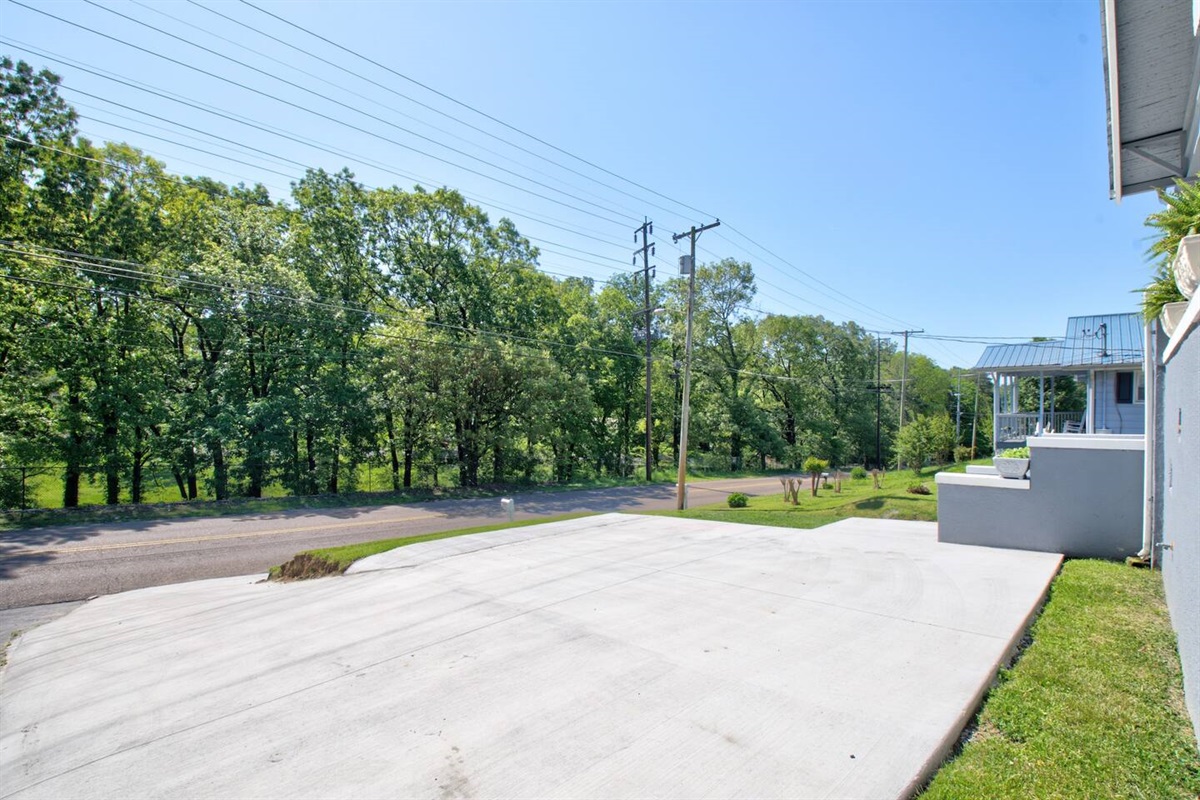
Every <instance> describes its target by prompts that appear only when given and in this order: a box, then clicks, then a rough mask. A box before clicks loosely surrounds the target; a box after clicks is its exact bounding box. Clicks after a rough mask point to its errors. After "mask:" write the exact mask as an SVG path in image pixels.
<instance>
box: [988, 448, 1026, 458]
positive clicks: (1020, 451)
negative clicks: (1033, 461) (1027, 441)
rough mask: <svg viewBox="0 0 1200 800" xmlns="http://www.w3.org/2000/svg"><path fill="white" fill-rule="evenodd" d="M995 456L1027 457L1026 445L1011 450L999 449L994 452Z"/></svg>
mask: <svg viewBox="0 0 1200 800" xmlns="http://www.w3.org/2000/svg"><path fill="white" fill-rule="evenodd" d="M996 457H997V458H1029V448H1028V447H1014V448H1012V449H1011V450H1001V451H1000V452H999V453H997V454H996Z"/></svg>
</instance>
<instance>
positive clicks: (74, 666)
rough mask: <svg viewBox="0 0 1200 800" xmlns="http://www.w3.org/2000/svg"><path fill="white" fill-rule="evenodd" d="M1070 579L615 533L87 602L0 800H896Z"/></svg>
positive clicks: (735, 533) (1043, 567)
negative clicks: (1057, 583)
mask: <svg viewBox="0 0 1200 800" xmlns="http://www.w3.org/2000/svg"><path fill="white" fill-rule="evenodd" d="M1059 561H1060V559H1059V557H1058V556H1055V555H1048V554H1045V553H1031V552H1020V551H1009V550H1000V549H992V548H980V547H970V546H963V545H951V544H940V543H938V542H937V530H936V525H934V524H932V523H916V522H898V521H880V520H845V521H842V522H839V523H837V524H834V525H829V526H826V527H824V528H819V529H817V530H808V531H806V530H794V529H781V528H764V527H757V526H749V525H735V524H728V523H711V522H703V521H698V520H684V519H676V518H666V517H644V516H627V515H618V514H610V515H605V516H601V517H593V518H588V519H580V520H571V521H567V522H560V523H551V524H547V525H540V526H535V527H530V528H522V529H516V530H512V531H497V532H493V533H488V534H479V535H476V536H470V537H462V538H459V539H447V540H440V541H435V542H428V543H424V544H420V545H413V546H410V547H406V548H403V549H402V550H397V551H394V552H392V553H387V554H383V555H381V556H376V557H374V558H372V559H370V560H369V561H368V562H366V563H363V564H362V565H361V566H360V568H359V570H358V571H357V574H354V575H349V576H346V577H342V578H328V579H323V580H319V581H309V582H302V583H292V584H270V583H260V582H256V581H257V578H231V579H219V580H213V581H200V582H195V583H188V584H177V585H173V586H162V587H156V588H152V589H143V590H139V591H134V592H127V593H125V594H120V595H113V596H109V597H102V598H100V599H98V600H94V601H92V602H90V603H88V604H87V605H85V606H83V607H82V608H80V609H78V610H76V611H74V612H72V613H71V614H69V615H68V616H66V617H64V618H62V619H59V620H56V621H54V622H51V623H48V624H46V625H44V626H42V627H40V628H37V629H36V630H34V631H32V632H30V633H28V634H26V635H24V636H22V637H19V638H18V639H17V641H16V644H15V646H14V647H13V648H12V650H11V651H10V654H9V657H10V658H9V660H10V663H9V666H8V668H7V671H6V673H5V674H4V676H3V682H2V684H0V776H2V780H0V796H2V797H16V798H43V797H44V798H63V797H96V798H100V797H112V798H127V797H171V798H174V797H213V798H228V797H238V798H254V797H289V798H304V797H314V798H317V797H319V798H330V797H348V798H373V797H430V798H450V797H506V798H509V797H513V798H521V797H572V798H574V797H678V798H685V797H686V798H692V797H763V798H767V797H787V798H795V797H871V798H877V797H898V796H903V795H905V794H907V793H909V792H911V791H912V790H913V789H914V788H915V786H916V785H917V784H918V783H919V782H920V781H921V780H922V778H923V777H924V776H925V775H926V774H927V773H928V772H929V770H930V769H932V768H934V767H936V765H937V763H939V761H940V760H941V758H942V756H943V754H944V753H945V751H946V748H947V747H948V746H949V745H950V744H952V743H953V740H954V738H955V737H956V736H957V734H958V732H959V730H960V729H961V727H962V725H963V723H964V722H965V720H966V719H967V718H968V717H969V715H970V714H971V712H972V711H973V710H974V708H975V706H976V704H977V702H978V699H979V698H980V696H981V693H982V691H983V690H984V689H985V688H986V686H987V684H988V683H989V681H990V680H991V678H992V676H993V675H994V673H995V670H996V667H997V665H998V663H999V662H1000V661H1001V660H1003V659H1004V658H1005V657H1006V656H1007V654H1008V653H1009V652H1010V650H1011V648H1012V647H1013V645H1014V644H1015V642H1016V641H1017V640H1018V639H1019V638H1020V635H1021V631H1022V630H1023V628H1024V626H1025V624H1026V623H1027V621H1028V619H1029V617H1030V615H1031V614H1032V613H1033V612H1034V611H1035V610H1036V608H1037V606H1038V604H1039V602H1040V600H1041V599H1042V597H1043V595H1044V593H1045V590H1046V588H1047V586H1048V585H1049V582H1050V580H1051V579H1052V578H1053V576H1054V574H1055V572H1056V570H1057V568H1058V565H1059Z"/></svg>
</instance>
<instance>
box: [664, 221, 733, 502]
mask: <svg viewBox="0 0 1200 800" xmlns="http://www.w3.org/2000/svg"><path fill="white" fill-rule="evenodd" d="M720 224H721V220H719V219H718V220H716V221H714V222H710V223H708V224H707V225H702V226H700V227H699V228H697V227H696V226H695V225H693V226H692V229H691V230H689V231H688V232H687V233H676V234H673V235H672V236H671V241H673V242H678V241H679V240H680V239H682V238H684V237H685V236H686V237H687V238H688V239H690V240H691V242H692V250H691V255H687V256H680V258H679V271H680V274H686V275H687V276H688V302H687V338H685V339H684V345H683V414H682V416H681V417H680V420H679V477H678V479H677V481H676V485H675V508H676V509H677V510H679V511H682V510H683V509H684V495H685V494H686V489H687V448H688V417H689V416H690V415H691V409H690V405H691V400H692V306H693V304H694V303H695V297H696V239H698V238H699V237H700V234H702V233H704V232H705V231H707V230H709V229H711V228H715V227H717V226H718V225H720Z"/></svg>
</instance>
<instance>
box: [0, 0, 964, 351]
mask: <svg viewBox="0 0 1200 800" xmlns="http://www.w3.org/2000/svg"><path fill="white" fill-rule="evenodd" d="M12 1H13V2H15V3H16V4H17V5H21V6H24V7H25V8H29V9H30V10H34V11H37V12H38V13H46V12H41V11H39V10H38V9H34V8H32V7H30V6H26V5H25V4H23V3H20V2H17V0H12ZM85 1H86V2H88V3H89V4H91V5H94V6H96V7H97V8H100V9H103V10H105V11H108V12H110V13H112V14H115V15H117V16H120V17H122V18H125V19H127V20H129V21H131V22H135V23H137V24H139V25H142V26H144V27H147V28H150V29H152V30H155V31H157V32H159V33H161V34H163V35H166V36H170V37H172V38H175V39H177V40H179V41H184V42H185V43H187V44H190V45H192V46H194V47H199V48H200V49H202V50H205V51H206V52H210V53H212V54H214V55H216V56H218V57H220V58H224V59H226V60H229V61H232V62H233V63H237V64H239V65H242V66H247V67H248V68H250V69H254V70H255V71H257V72H259V73H260V74H263V75H266V76H268V77H271V78H273V79H275V80H280V81H282V82H284V83H286V84H288V85H292V86H296V87H297V88H300V89H301V90H304V91H309V92H310V93H313V92H311V90H307V89H306V88H305V87H300V86H297V85H296V84H294V83H292V82H290V81H287V80H286V79H283V78H280V77H279V76H275V75H272V74H271V73H269V72H266V71H265V70H259V69H257V68H255V67H250V66H249V65H245V64H244V62H241V61H238V60H237V59H233V58H231V57H229V56H226V55H224V54H221V53H218V52H216V51H213V50H211V49H209V48H205V47H203V46H201V45H197V44H195V43H194V42H190V41H187V40H185V39H183V38H181V37H178V36H176V35H174V34H171V33H169V32H167V31H164V30H162V29H160V28H157V27H155V26H153V25H149V24H148V23H145V22H142V21H140V20H136V19H134V18H132V17H129V16H128V15H125V14H121V13H120V12H118V11H115V10H113V9H110V8H107V7H105V6H103V5H101V4H99V3H96V2H93V0H85ZM192 4H193V5H196V6H197V7H200V8H203V9H204V10H206V11H209V12H211V13H214V14H217V15H218V16H221V17H224V18H226V19H228V20H229V21H232V22H235V23H237V24H239V25H242V26H243V27H247V28H248V29H251V30H254V31H256V32H257V33H260V34H262V35H266V36H268V37H269V38H273V39H276V40H277V41H280V42H281V43H284V42H283V41H282V40H279V39H277V37H271V36H270V34H266V33H265V32H263V31H261V30H258V29H256V28H253V26H248V25H246V24H245V23H241V22H240V21H237V20H234V19H233V18H231V17H228V16H227V15H224V14H220V13H219V12H215V11H213V10H212V9H209V8H207V7H205V6H203V5H201V4H199V3H195V2H193V3H192ZM246 5H249V6H251V7H253V8H256V10H259V11H262V13H266V14H267V15H268V16H272V17H275V18H276V19H279V20H280V21H283V22H287V23H288V24H289V25H292V27H296V28H298V29H300V30H302V31H304V32H306V33H309V34H311V35H315V36H317V37H318V38H324V37H320V36H319V35H317V34H312V33H311V32H310V31H306V30H305V29H303V28H302V27H300V26H296V25H294V24H293V23H290V22H289V21H287V20H284V19H283V18H281V17H278V16H277V15H274V14H271V13H270V12H266V11H264V10H262V9H258V8H257V7H256V6H254V5H253V4H251V3H246ZM164 15H165V14H164ZM47 16H51V17H54V18H55V19H60V20H61V21H64V22H66V23H67V24H71V25H74V26H76V27H81V28H83V29H85V30H88V31H90V32H92V33H96V34H97V35H101V36H104V37H105V38H109V39H111V40H114V41H118V42H119V43H122V44H126V45H128V46H132V47H135V48H136V49H139V50H142V51H144V52H148V53H150V54H151V55H155V56H157V57H160V58H166V59H167V60H168V61H173V62H174V63H180V62H177V61H175V60H174V59H170V58H168V57H165V56H162V55H161V54H159V53H154V52H153V51H149V50H147V49H146V48H141V47H139V46H137V45H133V44H131V43H128V42H123V41H121V40H119V39H116V38H115V37H112V36H109V35H107V34H104V33H101V32H99V31H95V30H93V29H90V28H87V26H81V25H79V24H78V23H74V22H71V21H70V20H63V19H62V18H60V17H56V16H55V15H52V14H47ZM165 16H168V17H169V18H172V19H175V20H176V21H177V22H181V21H180V20H179V19H178V18H176V17H171V16H170V15H165ZM183 24H190V23H183ZM194 27H197V28H198V26H194ZM198 29H199V30H204V29H202V28H198ZM205 32H206V33H209V34H210V35H214V36H217V38H221V39H223V40H225V41H230V40H228V39H224V37H220V36H219V35H217V34H213V33H212V32H211V31H205ZM327 41H328V40H327ZM239 46H242V45H239ZM289 46H290V47H293V49H298V48H295V46H294V45H290V44H289ZM335 46H338V47H341V46H340V45H335ZM341 49H345V48H341ZM314 57H315V56H314ZM318 58H319V57H318ZM272 60H274V61H276V63H281V62H279V61H278V60H276V59H272ZM367 60H368V61H370V59H367ZM372 63H376V62H372ZM181 65H182V66H187V67H189V68H192V69H195V68H194V67H190V65H186V64H181ZM376 66H380V67H381V68H384V69H387V68H386V67H383V66H382V65H379V64H377V63H376ZM199 71H201V72H203V73H204V74H207V75H210V76H212V77H215V78H217V79H218V80H224V81H226V82H231V81H229V79H227V78H224V77H222V76H219V75H215V74H213V73H211V72H209V71H207V70H199ZM299 71H301V72H303V70H299ZM343 71H346V72H348V73H349V74H352V75H355V76H356V77H359V78H362V79H364V80H367V81H370V79H369V78H365V76H361V75H359V74H358V73H354V72H352V71H348V70H344V69H343ZM389 71H390V70H389ZM305 74H309V75H311V73H305ZM401 77H404V78H405V79H406V80H408V78H407V76H401ZM326 82H327V81H326ZM232 83H234V84H235V85H238V86H241V87H242V88H245V89H248V90H250V91H254V92H257V93H259V94H264V95H265V93H263V92H261V91H259V90H255V89H253V87H247V86H245V85H243V84H240V83H237V82H232ZM327 83H328V82H327ZM416 83H417V85H420V86H422V88H426V89H428V90H430V91H433V92H435V93H436V94H439V95H440V96H442V97H444V98H446V99H448V100H451V101H453V102H455V103H458V104H459V105H463V106H464V107H466V108H471V110H472V111H476V112H477V113H481V114H482V113H483V112H478V110H477V109H474V108H472V107H470V106H469V105H467V104H463V103H461V102H459V101H457V100H454V98H451V97H449V96H448V95H444V94H443V93H440V92H437V90H433V89H431V88H430V87H427V86H425V85H424V84H420V83H419V82H416ZM333 85H336V84H333ZM385 88H386V87H385ZM314 94H316V95H317V96H319V97H322V98H323V99H326V100H329V101H331V102H335V103H337V102H338V101H336V100H333V99H332V98H327V97H325V96H324V95H321V94H319V93H314ZM267 96H270V95H267ZM359 96H361V95H359ZM401 96H402V97H405V99H408V100H413V99H412V98H409V97H407V96H405V95H401ZM271 97H274V96H271ZM274 99H277V100H278V99H279V98H274ZM282 102H285V103H286V102H288V101H282ZM413 102H418V103H419V101H413ZM292 105H295V104H292ZM341 105H345V104H341ZM425 107H427V108H429V109H430V110H435V111H437V109H434V108H433V107H431V106H427V105H426V106H425ZM392 110H393V111H395V109H392ZM396 113H402V112H398V111H397V112H396ZM439 113H443V112H440V111H439ZM367 116H369V117H372V118H374V119H377V120H378V121H381V122H384V124H391V123H388V122H387V121H386V120H382V119H380V118H378V117H374V116H373V115H370V114H368V115H367ZM406 116H407V115H406ZM446 116H449V118H451V119H454V120H456V121H458V122H460V123H462V124H466V125H468V126H470V123H467V122H465V121H463V120H461V119H459V118H457V117H454V116H453V115H446ZM484 116H485V117H488V115H486V114H484ZM326 118H328V117H326ZM410 118H411V117H410ZM488 118H489V119H493V121H496V122H501V121H499V120H496V119H495V118H492V117H488ZM413 119H415V118H413ZM334 121H336V120H334ZM418 121H420V120H418ZM422 124H427V123H423V121H422ZM501 124H504V125H505V126H506V127H509V128H512V129H513V130H514V131H517V132H519V133H521V134H522V135H526V136H529V137H530V138H532V139H534V140H536V141H538V142H540V143H542V144H544V145H546V146H549V147H552V148H553V149H555V150H559V151H560V152H563V153H565V154H566V155H569V156H571V157H572V158H576V159H579V160H580V161H582V162H584V163H587V164H588V165H589V166H592V167H594V168H597V169H601V170H602V171H604V172H606V173H608V174H611V175H613V176H614V177H617V178H619V179H621V180H624V181H626V182H628V183H630V184H631V185H637V186H638V188H641V189H643V190H644V191H650V192H652V193H653V194H655V195H657V196H660V197H664V198H665V199H667V200H668V201H670V202H673V203H676V204H677V205H680V206H681V207H684V208H688V209H691V210H693V211H697V212H700V210H699V209H696V208H694V207H692V206H689V205H687V204H685V203H682V202H680V201H677V200H674V199H673V198H669V197H667V196H666V195H662V194H660V193H658V192H655V191H654V190H651V189H649V188H648V187H644V186H641V185H640V184H636V182H633V181H629V180H628V179H626V178H624V177H623V176H620V175H618V174H617V173H613V172H610V171H608V170H603V168H600V167H598V165H594V164H591V162H587V161H586V160H585V159H580V158H579V157H578V156H575V155H574V154H571V153H569V152H567V151H565V150H561V148H557V147H555V146H554V145H551V144H549V143H548V142H544V141H542V140H540V139H538V137H535V136H532V135H530V134H527V133H526V132H524V131H520V130H519V129H517V128H515V127H513V126H509V125H507V124H506V123H502V122H501ZM393 127H398V128H399V129H400V130H403V131H405V132H409V133H413V132H411V131H408V130H407V129H405V128H400V127H399V126H395V125H393ZM439 130H441V129H439ZM477 130H480V131H481V132H485V133H486V131H483V129H478V128H477ZM372 135H375V134H372ZM414 135H417V136H420V134H414ZM489 135H493V134H490V133H489ZM384 138H385V139H386V137H384ZM423 138H425V139H426V140H429V139H428V137H423ZM458 138H460V139H461V137H458ZM497 138H499V137H497ZM429 141H432V140H429ZM464 141H467V140H464ZM500 141H504V142H505V143H507V144H510V145H512V146H517V145H513V144H512V143H511V142H508V141H507V140H505V139H503V138H500ZM435 143H436V144H439V145H440V144H441V143H440V142H435ZM473 144H476V146H478V145H477V143H473ZM401 146H404V145H401ZM517 147H518V148H519V146H517ZM449 149H451V150H454V148H449ZM519 149H524V148H519ZM524 150H526V152H531V153H532V152H533V151H528V150H527V149H524ZM418 152H420V151H418ZM456 152H458V151H456ZM489 152H494V151H489ZM533 154H535V155H538V154H536V153H533ZM212 155H216V154H212ZM463 155H466V156H467V157H471V158H474V157H473V156H471V155H470V154H466V153H463ZM218 157H220V156H218ZM539 157H541V156H539ZM434 158H437V157H436V156H434ZM547 160H548V162H549V163H553V164H555V165H557V166H560V167H563V168H567V167H564V165H562V164H560V163H559V162H556V161H553V160H550V159H547ZM443 161H444V159H443ZM240 163H245V162H240ZM484 163H489V162H486V161H485V162H484ZM451 165H452V166H456V167H461V166H462V165H458V164H453V163H452V164H451ZM489 165H490V166H496V165H491V164H489ZM250 166H258V165H250ZM498 168H500V167H498ZM468 169H469V168H468ZM500 169H503V168H500ZM567 169H569V168H567ZM578 174H580V175H581V176H582V177H587V178H589V179H592V180H594V178H592V177H591V176H587V175H585V174H583V173H578ZM484 177H491V176H484ZM501 182H502V183H503V181H501ZM600 183H601V185H603V186H605V187H607V188H609V189H614V187H612V186H611V185H609V184H606V183H603V182H600ZM506 185H509V184H506ZM514 188H521V187H514ZM547 188H552V187H547ZM617 191H622V190H619V189H618V190H617ZM623 193H624V194H627V195H628V196H630V197H635V198H636V197H637V196H636V195H632V194H630V193H628V192H623ZM535 194H536V193H535ZM564 194H565V193H564ZM537 196H539V197H542V199H549V200H551V202H560V201H554V200H553V199H550V198H545V197H543V196H541V195H537ZM567 196H571V197H573V198H574V196H573V195H567ZM574 199H580V200H581V201H582V199H581V198H574ZM638 199H640V198H638ZM564 205H567V206H568V207H570V208H572V209H574V210H577V211H579V210H580V209H577V208H575V207H574V206H570V205H569V204H564ZM658 207H659V208H662V207H661V206H658ZM664 210H666V209H664ZM670 213H675V212H670ZM700 213H703V212H700ZM518 216H520V215H519V214H518ZM630 218H631V219H632V217H630ZM535 221H538V220H535ZM542 224H547V223H545V222H544V221H542ZM726 225H727V227H729V229H730V230H731V231H732V232H733V233H734V234H736V235H738V236H740V237H741V238H743V239H745V240H746V241H748V242H750V243H751V244H752V245H754V246H755V247H758V248H759V249H760V250H761V251H763V252H765V253H768V254H769V255H771V256H772V257H774V258H776V259H779V260H780V261H782V262H783V263H784V264H787V265H788V266H789V267H791V268H792V269H794V270H796V271H797V272H798V273H799V274H802V275H804V276H807V277H808V278H809V279H811V280H813V281H815V282H817V283H819V284H820V285H822V286H826V287H827V288H829V289H830V290H831V291H833V292H835V293H837V294H839V295H841V296H842V297H844V298H847V299H848V300H849V301H850V302H851V303H854V304H857V305H860V306H862V307H863V308H866V309H868V310H870V311H872V312H874V313H877V314H882V315H883V316H884V317H885V318H889V319H896V320H898V318H896V317H891V315H887V314H885V313H884V312H880V311H878V310H877V309H873V308H872V307H871V306H868V305H866V304H863V303H861V302H860V301H856V300H854V298H852V297H850V296H849V295H847V294H845V293H844V292H841V291H839V290H837V289H836V288H834V287H832V286H830V285H829V284H827V283H825V282H824V281H821V280H820V279H818V278H815V276H812V275H811V274H810V273H807V272H805V271H804V270H801V269H799V268H798V267H796V266H795V265H793V264H791V263H790V262H788V261H787V260H786V259H783V258H782V257H781V256H778V255H777V254H776V253H774V252H773V251H771V250H769V249H768V248H766V247H765V246H763V245H761V244H760V243H758V242H757V241H755V240H753V239H751V238H750V237H749V236H748V235H746V234H744V233H742V232H741V231H739V230H737V229H736V228H734V227H733V226H732V225H728V223H726ZM572 232H573V233H575V234H576V235H579V234H578V232H575V231H572ZM584 235H585V236H586V234H584ZM718 235H720V234H719V233H718ZM527 238H531V239H535V238H536V237H527ZM589 238H596V239H597V241H602V242H604V243H607V244H614V245H615V243H614V242H611V241H608V240H602V239H598V238H597V237H589ZM720 238H722V239H724V240H725V241H727V242H729V243H730V244H733V245H734V246H738V247H740V246H739V245H737V244H736V243H733V242H732V241H730V240H729V239H728V238H727V237H724V236H720ZM560 246H564V247H567V249H572V250H575V251H576V252H580V253H585V254H591V255H595V256H597V257H601V258H609V257H607V256H602V255H600V254H594V253H589V251H585V250H582V249H580V248H572V247H569V246H565V245H560ZM742 249H744V248H742ZM746 252H747V253H748V254H749V251H748V250H747V251H746ZM611 260H613V261H616V259H611ZM767 265H768V266H770V262H768V264H767ZM760 279H761V278H760ZM762 282H763V283H764V284H765V285H769V286H772V288H775V289H778V290H779V291H783V292H784V293H786V294H789V295H791V296H792V297H794V298H796V299H797V300H800V301H801V302H803V303H807V304H809V305H812V306H814V307H816V308H819V309H821V310H825V311H828V312H829V313H833V314H835V315H837V316H843V315H842V314H841V313H840V312H837V311H836V310H835V309H832V308H829V307H828V306H822V305H819V304H817V303H813V302H812V301H811V300H807V299H805V298H801V297H800V296H799V295H796V294H794V293H792V292H790V291H788V290H786V289H784V288H783V287H780V286H777V285H775V284H771V283H770V282H768V281H766V280H762ZM817 291H818V292H819V293H821V294H823V295H825V296H827V297H828V296H829V295H828V294H827V293H825V292H820V290H817ZM830 299H835V298H832V297H830ZM760 313H767V312H761V310H760ZM845 316H846V317H847V318H852V317H853V316H854V315H853V314H851V315H845ZM900 321H902V320H900ZM931 341H932V340H931ZM943 349H944V348H943ZM947 352H949V351H947Z"/></svg>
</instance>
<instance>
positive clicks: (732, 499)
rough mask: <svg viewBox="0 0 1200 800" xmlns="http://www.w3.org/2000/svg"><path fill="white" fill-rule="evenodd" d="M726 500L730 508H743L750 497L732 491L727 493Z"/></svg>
mask: <svg viewBox="0 0 1200 800" xmlns="http://www.w3.org/2000/svg"><path fill="white" fill-rule="evenodd" d="M726 502H727V503H729V507H730V508H745V507H746V505H747V504H748V503H749V502H750V498H749V497H746V495H744V494H742V493H741V492H734V493H733V494H731V495H729V499H728V500H727V501H726Z"/></svg>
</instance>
